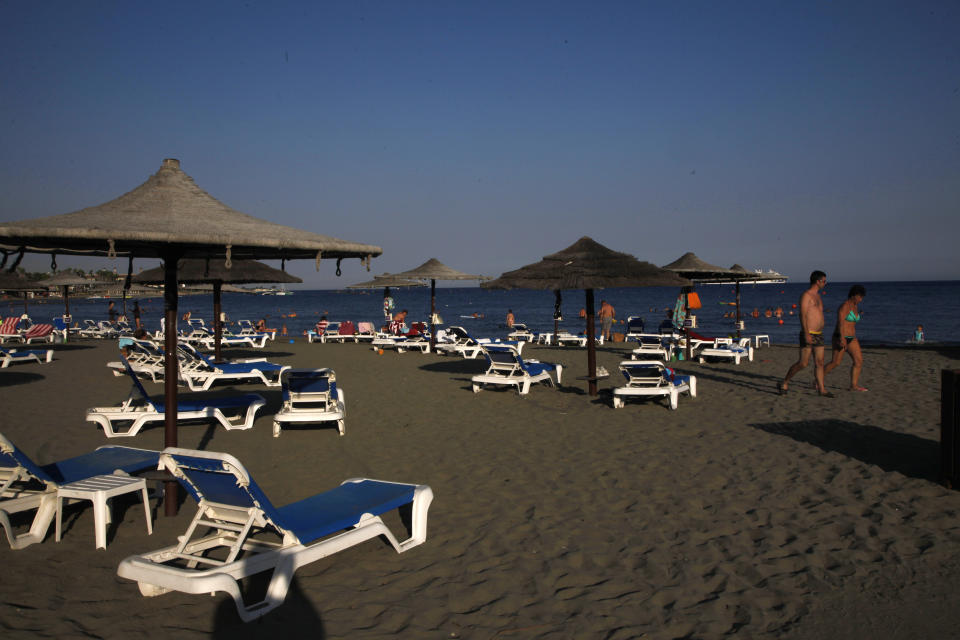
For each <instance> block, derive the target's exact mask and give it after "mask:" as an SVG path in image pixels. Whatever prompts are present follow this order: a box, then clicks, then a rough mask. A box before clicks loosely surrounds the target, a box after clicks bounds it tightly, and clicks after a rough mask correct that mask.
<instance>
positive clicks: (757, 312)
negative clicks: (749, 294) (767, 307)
mask: <svg viewBox="0 0 960 640" xmlns="http://www.w3.org/2000/svg"><path fill="white" fill-rule="evenodd" d="M750 315H751V316H753V317H754V318H759V317H760V309H757V308H756V307H754V308H753V311H751V312H750Z"/></svg>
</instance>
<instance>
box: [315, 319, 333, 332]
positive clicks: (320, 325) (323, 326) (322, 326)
mask: <svg viewBox="0 0 960 640" xmlns="http://www.w3.org/2000/svg"><path fill="white" fill-rule="evenodd" d="M329 324H330V322H329V321H327V316H320V321H319V322H317V329H316V331H317V335H323V332H324V331H326V330H327V325H329Z"/></svg>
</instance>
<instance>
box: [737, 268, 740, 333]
mask: <svg viewBox="0 0 960 640" xmlns="http://www.w3.org/2000/svg"><path fill="white" fill-rule="evenodd" d="M737 340H738V341H739V340H740V281H739V280H737Z"/></svg>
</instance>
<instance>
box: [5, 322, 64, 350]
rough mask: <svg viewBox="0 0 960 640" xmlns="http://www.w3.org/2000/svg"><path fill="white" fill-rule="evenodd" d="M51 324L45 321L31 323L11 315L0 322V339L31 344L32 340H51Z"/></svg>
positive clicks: (52, 329)
mask: <svg viewBox="0 0 960 640" xmlns="http://www.w3.org/2000/svg"><path fill="white" fill-rule="evenodd" d="M53 331H54V328H53V325H52V324H47V323H34V324H31V323H29V322H27V321H24V320H22V319H21V318H17V317H15V316H11V317H8V318H4V319H3V322H2V323H0V341H3V342H19V343H22V344H31V343H33V342H53Z"/></svg>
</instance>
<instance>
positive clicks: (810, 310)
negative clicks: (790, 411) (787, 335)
mask: <svg viewBox="0 0 960 640" xmlns="http://www.w3.org/2000/svg"><path fill="white" fill-rule="evenodd" d="M825 286H827V274H825V273H824V272H823V271H814V272H813V273H811V274H810V286H809V287H808V288H807V289H806V290H804V292H803V294H801V296H800V358H799V359H798V360H797V361H796V362H795V363H794V364H793V366H791V367H790V369H789V371H787V375H786V376H784V378H783V382H780V383H779V384H777V391H778V392H779V393H780V394H781V395H783V394H785V393H786V392H787V389H788V385H789V384H790V378H792V377H793V376H795V375H796V374H797V373H799V372H800V371H802V370H803V369H806V367H807V365H808V364H810V356H811V354H812V355H813V365H814V370H813V377H814V382H815V384H816V387H817V393H819V394H820V395H821V396H823V397H826V398H832V397H833V394H832V393H830V392H829V391H827V389H826V387H824V386H823V300H822V299H821V298H820V291H821V290H822V289H823V288H824V287H825Z"/></svg>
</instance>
